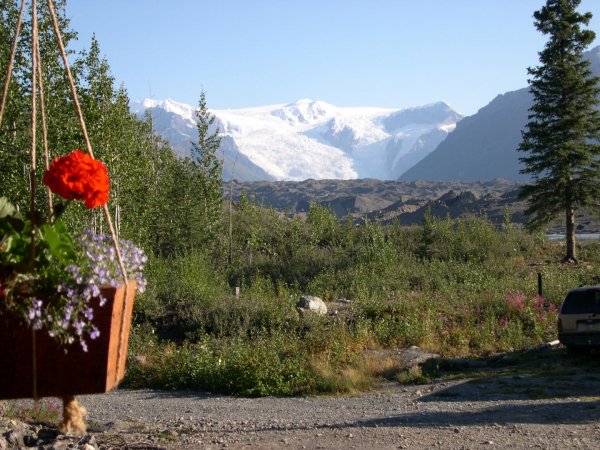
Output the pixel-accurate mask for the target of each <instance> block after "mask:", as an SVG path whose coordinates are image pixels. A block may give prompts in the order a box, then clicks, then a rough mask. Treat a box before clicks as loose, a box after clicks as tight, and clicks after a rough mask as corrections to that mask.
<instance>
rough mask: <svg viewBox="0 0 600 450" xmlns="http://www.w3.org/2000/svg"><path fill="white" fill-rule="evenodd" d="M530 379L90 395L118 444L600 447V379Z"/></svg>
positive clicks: (97, 428)
mask: <svg viewBox="0 0 600 450" xmlns="http://www.w3.org/2000/svg"><path fill="white" fill-rule="evenodd" d="M521 381H523V382H524V384H523V383H520V382H521ZM529 382H530V380H523V379H521V380H518V379H510V380H502V379H498V380H495V381H493V382H490V383H479V382H473V381H464V380H463V381H454V382H445V383H437V384H432V385H422V386H410V387H399V386H398V385H396V384H392V383H390V384H387V385H383V386H381V389H380V390H378V391H377V392H376V393H372V394H369V395H362V396H358V397H346V398H324V397H318V398H317V397H315V398H260V399H247V398H234V397H225V396H215V395H198V394H195V393H185V392H176V393H173V392H169V393H167V392H157V391H128V390H118V391H116V392H113V393H109V394H104V395H98V396H87V397H81V398H80V401H81V403H83V404H84V405H85V406H86V407H87V408H88V410H89V415H88V420H89V422H90V425H91V429H90V431H91V432H95V433H96V438H97V440H98V442H99V443H102V442H104V445H106V446H110V445H113V446H115V447H118V446H122V444H123V443H124V441H122V440H123V439H125V441H126V442H128V443H129V445H130V447H132V448H135V446H136V445H137V446H138V447H137V448H140V447H141V446H143V445H145V446H146V448H148V446H155V447H164V448H173V449H175V448H189V449H192V448H264V449H276V448H277V449H278V448H290V449H296V448H307V449H316V448H324V449H338V448H339V449H342V448H343V449H345V448H356V449H367V448H369V449H380V448H381V449H383V448H406V449H414V448H434V447H439V448H452V449H462V448H503V449H505V448H509V447H512V448H556V449H559V448H560V449H565V448H589V449H592V448H594V449H597V448H600V402H599V400H598V399H599V398H600V397H599V396H600V389H599V388H600V383H599V382H598V380H596V379H594V380H589V383H588V384H587V385H585V386H584V387H583V388H582V390H581V392H574V394H577V396H576V397H575V396H573V397H561V396H558V397H557V398H553V399H538V400H534V399H522V397H523V395H522V393H521V392H519V389H516V387H517V386H520V387H523V386H526V385H527V384H528V383H529ZM592 384H593V385H595V387H594V386H592ZM533 387H535V385H534V386H533ZM525 389H526V387H525ZM579 394H581V395H579ZM111 439H112V441H111Z"/></svg>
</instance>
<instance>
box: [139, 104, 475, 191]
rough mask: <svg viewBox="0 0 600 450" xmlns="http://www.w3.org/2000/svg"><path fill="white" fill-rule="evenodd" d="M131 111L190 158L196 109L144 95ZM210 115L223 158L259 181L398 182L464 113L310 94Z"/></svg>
mask: <svg viewBox="0 0 600 450" xmlns="http://www.w3.org/2000/svg"><path fill="white" fill-rule="evenodd" d="M131 109H132V112H134V113H136V114H138V115H142V114H143V113H144V111H146V110H150V111H151V113H152V115H153V117H154V118H155V120H154V127H155V131H156V132H157V133H159V134H161V135H163V136H164V137H165V138H166V139H168V140H169V141H170V142H171V144H172V145H173V147H174V149H175V150H176V151H178V153H180V154H182V155H185V156H187V155H189V149H190V148H191V141H193V140H194V134H195V127H196V125H195V118H194V110H195V108H194V107H193V106H190V105H186V104H184V103H179V102H176V101H174V100H171V99H167V100H154V99H144V100H142V101H138V102H133V103H132V105H131ZM210 112H211V113H212V114H214V115H215V117H216V120H215V123H214V126H215V127H218V129H219V131H220V134H221V135H222V136H223V137H224V138H225V139H224V141H225V142H227V143H228V145H227V146H226V148H225V147H224V148H223V149H222V157H223V158H224V159H225V160H226V161H230V162H231V161H236V160H239V159H240V158H242V159H243V160H244V161H246V164H247V165H253V166H255V167H256V169H257V170H258V171H259V172H260V173H261V174H262V175H260V176H259V178H267V177H268V178H269V179H271V180H290V181H301V180H305V179H311V178H312V179H356V178H375V179H381V180H391V179H397V178H398V177H399V176H400V175H401V174H402V173H403V172H405V171H406V170H408V169H410V168H411V167H412V166H413V165H414V164H416V163H417V162H419V161H420V160H421V159H423V158H424V157H425V156H427V155H428V154H429V153H430V152H431V151H433V150H434V149H435V148H436V147H437V145H438V144H439V143H440V142H442V141H443V140H444V138H445V137H446V136H447V134H448V133H450V132H451V131H452V130H453V129H454V127H455V126H456V123H457V122H458V121H460V120H461V119H462V117H463V116H462V115H460V114H459V113H458V112H456V111H455V110H453V109H452V108H451V107H450V106H449V105H447V104H446V103H444V102H437V103H432V104H429V105H424V106H418V107H412V108H404V109H393V108H378V107H338V106H334V105H331V104H329V103H326V102H324V101H320V100H311V99H301V100H298V101H296V102H293V103H285V104H276V105H267V106H258V107H252V108H240V109H210ZM157 118H159V119H160V120H156V119H157ZM235 175H236V174H235V173H231V174H230V177H231V178H236V176H235ZM238 179H240V178H239V177H238ZM240 181H242V180H241V179H240Z"/></svg>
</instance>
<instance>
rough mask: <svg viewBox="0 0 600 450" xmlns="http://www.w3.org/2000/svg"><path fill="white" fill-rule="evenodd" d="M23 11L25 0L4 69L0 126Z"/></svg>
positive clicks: (22, 2) (22, 0)
mask: <svg viewBox="0 0 600 450" xmlns="http://www.w3.org/2000/svg"><path fill="white" fill-rule="evenodd" d="M24 11H25V0H21V10H20V12H19V18H18V19H17V26H16V29H15V39H14V41H13V45H12V49H11V51H10V59H9V60H8V68H7V69H6V78H5V80H4V90H3V91H2V102H0V125H2V118H3V117H4V107H5V106H6V98H7V97H8V88H9V86H10V80H11V77H12V69H13V65H14V62H15V55H16V53H17V43H18V42H19V33H20V32H21V23H22V22H23V12H24Z"/></svg>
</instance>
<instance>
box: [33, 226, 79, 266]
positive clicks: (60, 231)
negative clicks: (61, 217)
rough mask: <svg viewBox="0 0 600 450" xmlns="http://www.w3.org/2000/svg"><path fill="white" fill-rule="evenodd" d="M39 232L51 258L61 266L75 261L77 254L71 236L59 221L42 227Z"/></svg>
mask: <svg viewBox="0 0 600 450" xmlns="http://www.w3.org/2000/svg"><path fill="white" fill-rule="evenodd" d="M40 232H41V234H42V239H43V241H44V242H45V243H46V244H47V245H48V250H49V252H50V255H52V257H54V258H56V259H57V260H58V261H59V262H61V263H63V264H68V263H70V262H73V261H74V260H76V259H77V252H76V251H75V247H74V245H73V241H72V239H71V236H70V235H69V233H68V231H67V229H66V227H65V226H64V224H63V223H62V222H61V221H57V222H56V223H55V224H54V225H48V224H46V225H42V226H41V228H40Z"/></svg>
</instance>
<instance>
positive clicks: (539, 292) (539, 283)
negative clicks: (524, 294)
mask: <svg viewBox="0 0 600 450" xmlns="http://www.w3.org/2000/svg"><path fill="white" fill-rule="evenodd" d="M537 275H538V295H539V296H540V297H542V292H543V291H542V272H538V274H537Z"/></svg>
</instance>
